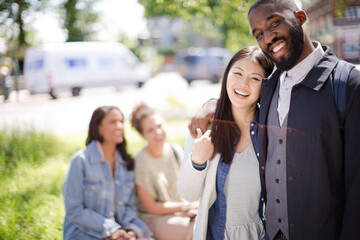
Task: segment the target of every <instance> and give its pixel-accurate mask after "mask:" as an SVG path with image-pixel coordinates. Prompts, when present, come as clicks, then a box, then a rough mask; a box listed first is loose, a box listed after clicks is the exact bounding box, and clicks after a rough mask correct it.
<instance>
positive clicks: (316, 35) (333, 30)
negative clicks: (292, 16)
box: [303, 0, 360, 63]
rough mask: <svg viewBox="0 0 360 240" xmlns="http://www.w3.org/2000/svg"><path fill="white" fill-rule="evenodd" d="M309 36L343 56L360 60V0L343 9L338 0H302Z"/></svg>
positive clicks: (353, 1)
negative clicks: (341, 9) (306, 16)
mask: <svg viewBox="0 0 360 240" xmlns="http://www.w3.org/2000/svg"><path fill="white" fill-rule="evenodd" d="M303 9H304V10H305V11H306V13H307V15H308V19H309V21H308V22H307V24H306V26H305V27H306V29H307V32H308V33H309V35H310V39H312V40H317V41H320V42H321V43H322V44H324V45H328V46H329V47H330V48H331V49H332V50H333V51H334V53H335V54H336V55H337V56H338V57H339V58H341V59H344V60H347V61H349V62H352V63H360V1H359V0H352V1H351V0H350V1H348V2H347V4H346V6H345V9H344V11H340V9H339V6H338V3H337V1H336V0H311V1H303Z"/></svg>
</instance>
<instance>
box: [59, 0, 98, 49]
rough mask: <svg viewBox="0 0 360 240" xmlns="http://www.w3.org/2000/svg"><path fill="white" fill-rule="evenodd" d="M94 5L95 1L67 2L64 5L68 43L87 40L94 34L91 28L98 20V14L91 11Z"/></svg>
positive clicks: (78, 0) (73, 0)
mask: <svg viewBox="0 0 360 240" xmlns="http://www.w3.org/2000/svg"><path fill="white" fill-rule="evenodd" d="M94 4H95V0H67V1H66V2H65V3H64V5H63V7H64V9H65V16H64V28H65V29H66V30H67V33H68V36H67V41H68V42H73V41H85V40H89V38H90V37H91V35H92V34H93V33H94V29H93V26H94V24H95V23H96V22H97V20H98V19H99V14H98V13H96V12H94V10H93V5H94Z"/></svg>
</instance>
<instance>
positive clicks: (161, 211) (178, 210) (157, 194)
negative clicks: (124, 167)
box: [131, 103, 198, 240]
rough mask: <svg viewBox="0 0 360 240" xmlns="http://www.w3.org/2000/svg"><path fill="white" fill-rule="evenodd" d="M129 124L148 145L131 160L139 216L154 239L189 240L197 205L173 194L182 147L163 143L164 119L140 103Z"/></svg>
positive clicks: (164, 141) (164, 137)
mask: <svg viewBox="0 0 360 240" xmlns="http://www.w3.org/2000/svg"><path fill="white" fill-rule="evenodd" d="M131 124H132V126H133V127H134V128H135V129H136V130H137V131H138V132H139V134H140V135H141V136H142V137H143V138H144V139H145V140H146V141H147V143H148V145H147V146H146V147H144V148H143V149H142V150H141V151H140V152H139V153H138V154H137V155H136V157H135V184H136V191H137V194H138V197H139V200H140V203H139V214H140V217H141V218H142V219H143V220H144V221H145V222H146V223H147V224H148V226H149V227H150V229H151V230H152V232H153V233H154V237H155V238H156V239H157V240H163V239H172V240H177V239H179V240H180V239H183V240H185V239H191V235H192V228H193V222H194V221H193V218H194V217H195V216H196V214H197V208H198V204H197V202H192V203H189V202H187V201H184V200H183V199H181V198H180V196H179V194H178V193H177V178H178V174H179V170H180V166H181V162H182V157H183V150H182V148H181V147H180V146H179V145H177V144H174V143H168V142H166V131H167V127H166V123H165V120H164V118H163V117H162V116H161V115H160V114H159V113H157V112H156V111H155V110H154V109H152V108H150V107H148V106H146V105H145V104H144V103H140V104H138V105H137V106H135V108H134V110H133V112H132V113H131Z"/></svg>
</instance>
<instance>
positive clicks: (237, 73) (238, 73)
mask: <svg viewBox="0 0 360 240" xmlns="http://www.w3.org/2000/svg"><path fill="white" fill-rule="evenodd" d="M234 74H235V75H238V76H242V74H241V73H240V72H234Z"/></svg>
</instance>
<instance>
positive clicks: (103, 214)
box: [63, 106, 152, 239]
mask: <svg viewBox="0 0 360 240" xmlns="http://www.w3.org/2000/svg"><path fill="white" fill-rule="evenodd" d="M86 146H87V147H86V149H84V150H80V151H78V152H77V153H75V154H74V155H73V157H72V159H71V164H70V169H69V172H68V175H67V178H66V180H65V183H64V187H63V195H64V202H65V211H66V215H65V221H64V239H104V238H110V239H135V238H140V237H150V236H151V235H152V234H151V231H150V230H149V229H148V227H147V226H146V224H145V223H144V222H142V221H141V220H140V219H139V218H138V216H137V209H136V207H135V205H134V196H135V184H134V173H133V168H134V161H133V159H132V158H131V157H130V155H129V154H128V153H127V152H126V141H125V138H124V116H123V114H122V113H121V111H120V110H119V109H118V108H117V107H114V106H103V107H99V108H97V109H96V110H95V111H94V112H93V115H92V117H91V121H90V125H89V132H88V136H87V139H86Z"/></svg>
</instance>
